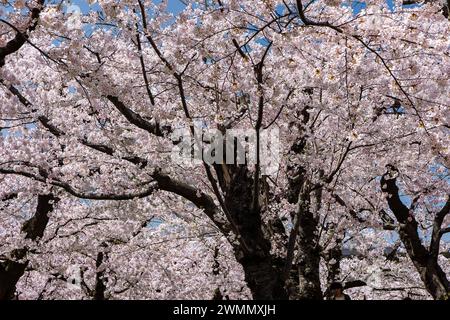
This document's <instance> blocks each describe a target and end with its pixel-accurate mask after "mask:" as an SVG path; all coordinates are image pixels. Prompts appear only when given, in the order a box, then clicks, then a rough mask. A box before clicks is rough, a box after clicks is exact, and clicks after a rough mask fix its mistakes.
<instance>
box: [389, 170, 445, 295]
mask: <svg viewBox="0 0 450 320" xmlns="http://www.w3.org/2000/svg"><path fill="white" fill-rule="evenodd" d="M397 176H398V170H397V169H396V168H394V167H393V166H389V167H388V173H386V174H384V175H383V177H382V179H381V190H382V191H383V192H385V193H386V194H387V197H386V199H387V202H388V205H389V208H390V209H391V211H392V212H393V213H394V215H395V217H396V219H397V221H398V223H399V225H400V230H399V235H400V239H401V241H402V242H403V245H404V246H405V248H406V251H407V253H408V256H409V257H410V258H411V260H412V262H413V264H414V266H415V267H416V269H417V271H418V272H419V275H420V278H421V279H422V281H423V283H424V284H425V287H426V289H427V291H428V292H429V293H430V294H431V295H432V296H433V298H434V299H445V298H446V297H448V294H449V291H450V287H449V282H448V280H447V277H446V275H445V273H444V272H443V271H442V269H441V267H440V266H439V264H438V263H437V255H435V254H432V253H431V252H430V251H429V250H428V249H427V248H425V246H424V245H423V244H422V242H421V240H420V237H419V233H418V231H417V227H418V224H417V221H416V220H415V218H414V216H413V215H412V213H411V212H410V209H408V207H406V206H405V205H404V204H403V202H402V201H401V199H400V196H399V189H398V187H397V184H396V178H397Z"/></svg>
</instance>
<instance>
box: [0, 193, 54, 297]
mask: <svg viewBox="0 0 450 320" xmlns="http://www.w3.org/2000/svg"><path fill="white" fill-rule="evenodd" d="M57 200H58V199H57V198H56V197H54V196H53V194H45V195H38V204H37V207H36V212H35V214H34V216H33V217H32V218H31V219H29V220H27V221H26V222H25V223H24V225H23V227H22V231H23V232H25V238H27V239H31V240H33V241H34V240H37V239H38V238H40V237H42V235H43V234H44V230H45V228H46V226H47V223H48V214H49V213H50V212H51V211H52V210H53V202H54V201H57ZM27 252H28V249H27V248H21V249H16V250H14V251H13V252H11V259H8V260H6V261H4V262H1V263H0V300H10V299H14V295H15V291H16V285H17V282H18V281H19V280H20V278H21V277H22V276H23V274H24V273H25V270H26V268H27V266H28V261H27V260H26V255H27Z"/></svg>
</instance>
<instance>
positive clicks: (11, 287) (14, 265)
mask: <svg viewBox="0 0 450 320" xmlns="http://www.w3.org/2000/svg"><path fill="white" fill-rule="evenodd" d="M25 254H26V252H25V250H16V252H14V253H13V254H12V256H13V258H14V259H16V258H19V259H21V258H23V257H24V256H25ZM26 267H27V263H19V262H16V261H13V260H6V261H5V262H2V263H0V300H12V299H14V295H15V292H16V284H17V282H18V281H19V279H20V278H21V277H22V275H23V274H24V272H25V269H26Z"/></svg>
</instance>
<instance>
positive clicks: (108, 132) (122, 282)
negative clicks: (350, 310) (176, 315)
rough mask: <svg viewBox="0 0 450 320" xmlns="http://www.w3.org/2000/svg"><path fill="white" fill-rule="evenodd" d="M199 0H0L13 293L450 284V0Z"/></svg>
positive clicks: (8, 284) (238, 291) (159, 294)
mask: <svg viewBox="0 0 450 320" xmlns="http://www.w3.org/2000/svg"><path fill="white" fill-rule="evenodd" d="M186 3H187V4H186V5H185V6H184V8H183V10H182V11H181V12H179V13H178V14H177V15H173V14H171V13H170V12H169V11H170V10H168V8H167V3H166V2H165V1H163V2H161V3H160V4H154V3H153V2H152V1H144V0H137V1H136V0H133V1H126V0H125V1H120V2H117V1H108V0H105V1H103V0H101V1H99V2H98V3H96V4H91V5H90V9H89V10H85V12H84V13H80V12H79V11H73V10H68V9H67V7H65V6H64V5H63V3H62V4H59V3H56V4H54V3H52V2H51V1H50V2H47V1H35V0H30V1H15V2H13V3H8V4H5V5H4V10H3V11H2V13H1V14H0V16H1V19H0V31H1V33H0V62H1V63H0V65H1V67H0V68H1V69H0V101H1V105H0V108H1V109H0V110H1V113H0V128H1V132H2V135H1V138H0V139H1V140H0V143H1V145H2V148H1V149H0V181H1V186H0V199H1V201H0V209H1V214H0V219H1V226H2V227H1V229H0V237H1V238H2V241H1V243H2V244H1V247H0V250H1V251H0V255H1V256H0V257H1V258H0V298H1V299H8V298H14V297H16V298H19V299H20V298H24V299H45V298H89V299H123V298H147V299H160V298H215V299H226V298H231V299H233V298H254V299H322V298H323V297H324V296H326V295H327V292H326V290H325V289H326V287H327V284H328V283H330V282H333V281H336V280H341V281H344V282H345V284H346V287H347V288H353V289H352V290H354V291H353V294H354V295H355V296H356V297H360V298H362V297H363V296H366V298H367V297H369V298H370V296H372V298H380V296H378V295H377V294H378V292H383V295H382V296H381V298H399V297H402V296H404V294H406V293H407V294H417V295H418V296H419V297H421V298H428V297H432V298H435V299H446V298H448V293H449V282H448V272H449V271H450V266H449V260H448V249H449V248H448V242H446V241H445V234H446V233H447V232H448V231H449V230H448V223H449V220H448V217H449V215H448V212H449V194H450V189H449V183H448V179H449V178H448V169H449V156H448V144H449V135H448V130H449V127H448V126H449V125H448V120H449V119H448V117H449V116H448V108H449V105H450V99H449V96H448V94H447V87H448V85H449V74H450V61H449V60H450V56H449V52H450V51H449V50H450V47H449V45H450V43H449V38H448V34H449V27H450V24H449V21H448V8H449V4H448V2H446V1H433V2H429V1H425V2H424V3H420V4H419V5H413V6H407V5H410V4H411V1H409V2H408V3H406V1H405V3H404V4H403V3H401V2H398V1H397V2H395V3H392V2H389V1H388V2H385V1H381V0H380V1H370V2H369V1H368V3H367V4H365V8H364V9H362V10H357V9H356V8H354V6H353V5H352V2H351V1H308V2H305V1H300V0H297V1H274V0H268V1H235V0H229V1H225V0H221V1H198V2H196V1H187V2H186ZM195 126H197V127H201V128H204V129H206V128H210V129H217V130H219V131H221V132H223V133H226V132H227V130H230V129H243V130H247V129H252V130H254V131H255V132H256V146H257V148H259V147H260V142H261V136H260V133H261V132H262V131H263V130H268V129H271V128H277V129H279V131H280V136H279V139H280V141H279V145H280V163H279V169H278V171H277V172H276V174H274V175H266V174H264V170H262V161H263V160H264V159H261V158H260V156H259V153H258V156H257V157H256V163H254V164H250V163H244V164H236V163H227V162H226V161H222V162H220V161H219V162H218V163H209V162H207V161H197V162H199V163H197V162H194V163H192V162H182V163H179V162H176V161H174V160H173V157H171V154H172V150H173V148H174V147H176V145H177V143H178V142H177V140H176V139H172V138H173V133H174V132H176V131H177V130H178V129H180V128H187V129H188V132H190V133H191V134H194V133H195V129H196V128H195ZM228 152H229V150H228ZM233 152H234V151H233ZM386 170H387V172H386ZM380 186H381V188H380ZM388 208H389V210H388ZM394 218H395V219H394ZM397 234H398V236H397ZM343 249H344V250H343ZM387 249H391V250H390V251H389V252H388V253H386V250H387ZM345 250H350V252H351V253H349V254H345ZM352 250H353V251H352ZM352 252H353V253H352ZM71 270H72V271H71ZM73 270H75V271H73ZM412 270H415V271H414V272H412Z"/></svg>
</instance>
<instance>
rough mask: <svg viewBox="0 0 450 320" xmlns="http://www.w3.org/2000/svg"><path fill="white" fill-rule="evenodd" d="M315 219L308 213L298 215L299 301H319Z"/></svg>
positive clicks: (318, 260) (317, 247) (316, 222)
mask: <svg viewBox="0 0 450 320" xmlns="http://www.w3.org/2000/svg"><path fill="white" fill-rule="evenodd" d="M317 224H318V220H317V217H316V216H315V215H314V214H313V213H312V212H310V211H309V210H308V211H305V212H304V214H301V215H300V228H299V234H298V251H299V261H298V271H299V299H308V300H311V299H313V300H321V299H323V296H322V289H321V288H320V274H319V263H320V250H319V246H318V245H317V232H316V231H317Z"/></svg>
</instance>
